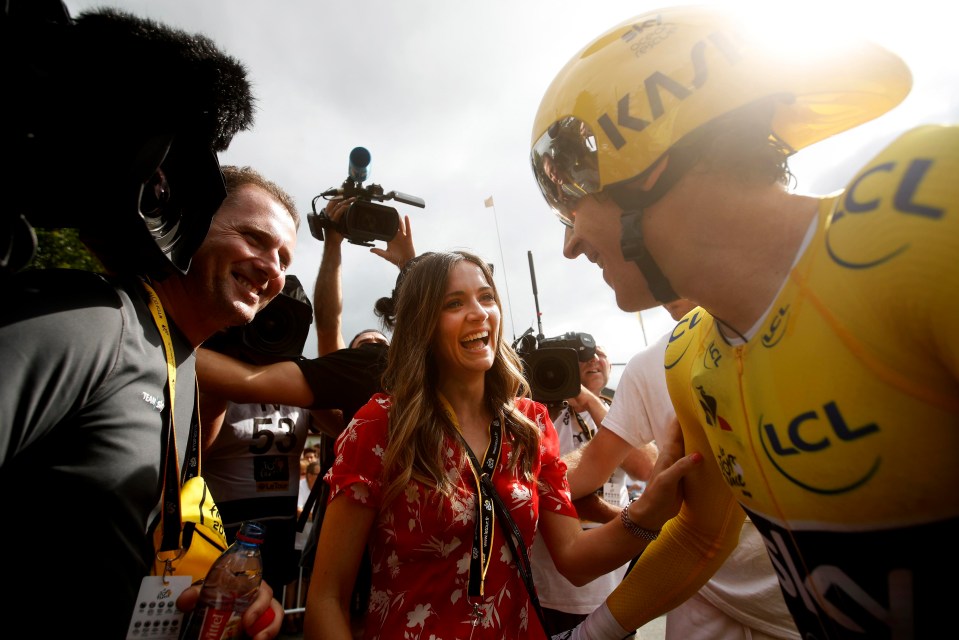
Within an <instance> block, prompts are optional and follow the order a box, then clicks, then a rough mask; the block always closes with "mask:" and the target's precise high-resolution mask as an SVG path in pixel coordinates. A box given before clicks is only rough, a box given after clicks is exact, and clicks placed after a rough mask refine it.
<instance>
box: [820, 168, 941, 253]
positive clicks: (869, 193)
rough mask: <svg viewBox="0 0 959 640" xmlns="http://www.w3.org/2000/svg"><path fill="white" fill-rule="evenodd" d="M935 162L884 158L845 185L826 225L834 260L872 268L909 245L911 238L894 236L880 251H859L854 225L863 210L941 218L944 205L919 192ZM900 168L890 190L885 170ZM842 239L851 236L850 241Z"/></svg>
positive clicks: (828, 245) (864, 211) (894, 171)
mask: <svg viewBox="0 0 959 640" xmlns="http://www.w3.org/2000/svg"><path fill="white" fill-rule="evenodd" d="M932 166H933V162H932V161H931V160H928V159H925V158H913V159H911V160H908V161H902V162H883V163H881V164H877V165H875V166H872V167H869V168H867V169H866V170H865V171H863V172H862V173H861V174H860V175H859V176H858V177H857V178H856V179H855V180H854V181H853V182H852V184H850V185H849V187H848V188H847V189H846V191H845V193H844V194H843V197H842V200H841V202H840V203H839V208H838V209H837V211H836V212H835V213H834V214H833V216H832V220H831V221H830V224H829V228H828V229H826V249H827V250H828V252H829V256H830V257H831V258H832V259H833V261H834V262H836V263H837V264H839V265H840V266H843V267H846V268H847V269H869V268H872V267H875V266H877V265H880V264H883V263H885V262H889V261H890V260H892V259H894V258H895V257H896V256H898V255H900V254H902V253H903V252H905V251H906V250H908V249H909V243H908V241H905V240H902V239H901V238H900V237H896V236H891V237H890V240H891V241H890V242H889V243H888V246H886V247H885V248H883V249H882V251H881V252H876V253H874V254H873V255H856V250H857V249H860V248H861V247H862V243H861V242H859V241H858V240H859V234H858V233H856V231H855V230H854V229H853V227H852V226H851V225H855V221H856V220H857V219H858V218H857V216H859V215H860V214H866V213H873V212H876V211H882V210H886V211H890V212H897V213H901V214H905V215H910V216H919V217H922V218H926V219H929V220H939V219H940V218H942V216H943V215H945V211H944V210H943V209H941V208H938V207H932V206H929V205H926V204H923V203H922V202H920V201H918V199H917V196H916V194H917V192H918V191H919V188H920V186H921V185H922V182H923V180H924V178H925V176H926V174H927V173H928V172H929V169H930V168H931V167H932ZM897 172H901V175H900V177H899V182H898V184H896V188H895V191H894V192H892V193H889V189H888V186H889V183H890V182H891V180H890V176H889V175H886V174H895V173H897ZM840 225H841V226H840ZM847 227H848V228H847ZM843 239H849V240H850V242H849V244H848V245H847V244H846V243H845V242H843ZM893 243H896V244H893Z"/></svg>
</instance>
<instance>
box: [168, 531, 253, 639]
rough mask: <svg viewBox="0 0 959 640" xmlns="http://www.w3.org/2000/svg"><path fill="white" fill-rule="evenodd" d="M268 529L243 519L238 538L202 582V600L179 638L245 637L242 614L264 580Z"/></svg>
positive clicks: (217, 560)
mask: <svg viewBox="0 0 959 640" xmlns="http://www.w3.org/2000/svg"><path fill="white" fill-rule="evenodd" d="M264 533H265V529H264V527H263V525H262V524H260V523H259V522H255V521H248V522H244V523H243V524H242V525H240V530H239V532H237V534H236V541H235V542H234V543H233V544H231V545H230V546H229V547H227V549H226V551H224V552H223V553H222V554H220V557H219V558H217V559H216V562H214V563H213V566H212V567H210V571H209V573H207V574H206V578H205V579H204V581H203V588H202V589H201V590H200V599H199V600H198V601H197V604H196V608H195V609H194V610H193V613H192V615H191V616H190V621H189V623H188V624H186V625H184V627H183V632H182V633H181V634H180V640H228V639H230V640H232V639H234V638H242V637H244V635H243V625H242V623H241V622H240V617H241V616H242V615H243V612H244V611H246V610H247V607H249V606H250V604H251V603H252V602H253V600H254V599H255V598H256V592H257V589H259V588H260V581H261V580H262V579H263V561H262V559H261V558H260V545H261V544H262V543H263V537H264Z"/></svg>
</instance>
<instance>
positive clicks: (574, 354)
mask: <svg viewBox="0 0 959 640" xmlns="http://www.w3.org/2000/svg"><path fill="white" fill-rule="evenodd" d="M532 331H533V330H532V329H530V330H529V331H527V332H526V333H525V334H523V335H522V336H520V338H519V339H518V340H517V341H516V342H515V343H514V344H513V349H515V350H516V353H517V354H518V355H519V357H520V359H521V360H522V362H523V373H524V374H525V375H526V380H527V382H529V386H530V392H531V395H532V398H533V400H536V401H537V402H542V403H543V404H546V405H555V404H560V403H562V402H563V401H564V400H566V399H568V398H573V397H576V396H578V395H579V392H580V385H581V381H580V377H579V363H580V362H586V361H588V360H589V359H590V358H592V357H593V355H594V354H595V353H596V341H595V340H593V336H591V335H590V334H588V333H582V332H569V333H564V334H563V335H560V336H556V337H554V338H544V337H542V336H540V337H538V338H537V337H536V336H534V335H533V333H532Z"/></svg>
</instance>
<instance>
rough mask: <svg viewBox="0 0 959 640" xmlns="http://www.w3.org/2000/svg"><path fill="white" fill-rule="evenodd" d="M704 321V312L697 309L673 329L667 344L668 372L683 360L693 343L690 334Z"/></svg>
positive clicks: (666, 361)
mask: <svg viewBox="0 0 959 640" xmlns="http://www.w3.org/2000/svg"><path fill="white" fill-rule="evenodd" d="M702 320H703V311H702V309H699V308H697V309H696V310H695V311H693V312H692V313H691V314H690V315H687V316H685V317H684V318H683V319H682V320H680V321H679V322H678V323H677V324H676V326H675V327H673V331H672V333H670V334H669V342H668V343H667V344H666V360H665V363H666V369H667V370H668V369H672V368H673V367H675V366H676V365H677V364H678V363H679V361H680V360H682V359H683V356H684V355H685V354H686V350H687V349H689V345H690V344H691V343H692V337H691V336H690V333H691V332H692V330H693V329H695V328H696V326H697V325H698V324H699V323H700V322H702Z"/></svg>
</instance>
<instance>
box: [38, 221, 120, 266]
mask: <svg viewBox="0 0 959 640" xmlns="http://www.w3.org/2000/svg"><path fill="white" fill-rule="evenodd" d="M36 232H37V254H36V256H34V258H33V262H32V263H31V264H30V268H33V269H47V268H52V267H57V268H62V269H83V270H85V271H97V272H100V273H103V272H104V268H103V265H101V264H100V261H99V260H97V259H96V257H95V256H94V255H93V254H92V253H90V251H89V250H88V249H87V248H86V246H85V245H84V244H83V243H82V242H81V241H80V235H79V234H78V233H77V230H76V229H36Z"/></svg>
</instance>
